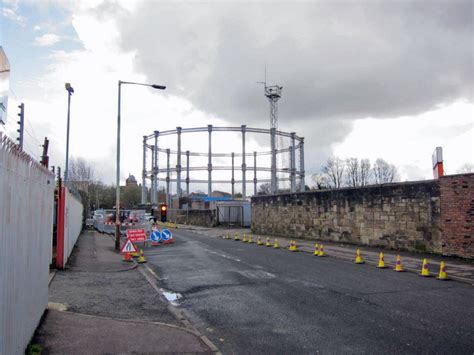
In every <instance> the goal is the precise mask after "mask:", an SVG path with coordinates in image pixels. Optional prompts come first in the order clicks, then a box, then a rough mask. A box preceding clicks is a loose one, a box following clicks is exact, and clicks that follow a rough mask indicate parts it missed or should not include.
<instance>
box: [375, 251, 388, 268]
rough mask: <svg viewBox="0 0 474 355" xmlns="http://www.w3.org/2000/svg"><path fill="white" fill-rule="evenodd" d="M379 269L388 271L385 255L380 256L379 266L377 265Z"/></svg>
mask: <svg viewBox="0 0 474 355" xmlns="http://www.w3.org/2000/svg"><path fill="white" fill-rule="evenodd" d="M377 267H378V268H379V269H386V268H387V267H386V266H385V259H384V257H383V253H380V254H379V264H378V265H377Z"/></svg>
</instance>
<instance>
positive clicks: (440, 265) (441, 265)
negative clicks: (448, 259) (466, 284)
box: [437, 261, 448, 280]
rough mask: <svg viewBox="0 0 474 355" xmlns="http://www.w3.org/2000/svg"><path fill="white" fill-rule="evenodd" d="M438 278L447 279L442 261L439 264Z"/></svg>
mask: <svg viewBox="0 0 474 355" xmlns="http://www.w3.org/2000/svg"><path fill="white" fill-rule="evenodd" d="M437 279H438V280H448V275H446V264H445V263H444V261H442V262H441V264H439V275H438V277H437Z"/></svg>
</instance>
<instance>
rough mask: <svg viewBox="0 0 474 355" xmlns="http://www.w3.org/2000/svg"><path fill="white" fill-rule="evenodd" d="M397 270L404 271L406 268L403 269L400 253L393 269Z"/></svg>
mask: <svg viewBox="0 0 474 355" xmlns="http://www.w3.org/2000/svg"><path fill="white" fill-rule="evenodd" d="M393 270H395V271H397V272H403V271H405V270H403V268H402V259H401V258H400V255H397V263H396V264H395V269H393Z"/></svg>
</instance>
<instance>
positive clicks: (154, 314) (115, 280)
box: [32, 231, 216, 354]
mask: <svg viewBox="0 0 474 355" xmlns="http://www.w3.org/2000/svg"><path fill="white" fill-rule="evenodd" d="M113 248H114V243H113V240H112V239H111V238H110V237H109V236H107V235H103V234H99V233H96V232H93V231H87V232H84V233H83V234H82V235H81V236H80V237H79V239H78V242H77V245H76V247H75V249H74V251H73V254H72V256H71V258H70V260H69V263H68V265H67V268H66V269H65V270H59V271H57V272H56V275H55V277H54V279H53V281H52V282H51V284H50V290H49V302H50V303H49V306H48V311H47V313H46V315H45V317H44V320H43V322H42V323H41V325H40V326H39V327H38V329H37V331H36V333H35V336H34V339H33V341H32V344H38V345H39V346H40V347H41V349H42V352H41V353H42V354H104V353H109V354H112V353H114V354H115V353H120V354H127V353H133V354H144V353H147V354H150V353H176V352H179V353H209V354H212V353H215V352H216V351H215V349H214V351H212V350H211V348H210V347H209V346H208V345H207V344H206V343H205V342H204V341H203V338H202V337H201V335H200V334H199V333H198V332H197V331H196V330H195V329H194V328H192V327H188V326H186V323H185V322H183V320H182V319H178V318H177V316H175V313H173V312H172V311H171V310H170V305H169V304H168V303H167V302H166V301H164V300H163V298H162V297H160V295H159V294H158V293H157V292H156V290H155V289H154V288H153V287H152V286H151V285H150V284H149V283H148V281H147V280H146V278H145V277H144V276H143V275H142V273H143V270H140V268H141V266H139V267H137V265H136V264H130V263H126V262H123V261H122V260H121V259H122V258H121V256H120V255H118V254H117V253H115V252H114V249H113Z"/></svg>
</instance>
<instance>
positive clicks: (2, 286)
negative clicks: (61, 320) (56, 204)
mask: <svg viewBox="0 0 474 355" xmlns="http://www.w3.org/2000/svg"><path fill="white" fill-rule="evenodd" d="M53 198H54V175H53V174H52V173H51V172H49V171H48V170H46V169H45V168H43V167H42V166H41V165H39V164H38V163H36V162H35V161H34V160H33V159H32V158H31V157H29V156H28V155H27V154H25V153H23V152H21V151H20V150H19V149H18V147H17V146H16V145H15V144H14V143H13V142H12V141H10V140H8V139H7V138H6V137H4V138H3V139H2V138H0V354H22V353H24V350H25V347H26V345H27V344H28V342H29V340H30V338H31V336H32V335H33V333H34V331H35V329H36V326H37V325H38V322H39V320H40V318H41V316H42V314H43V312H44V310H45V309H46V307H47V305H48V275H49V264H50V262H51V238H52V222H53Z"/></svg>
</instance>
